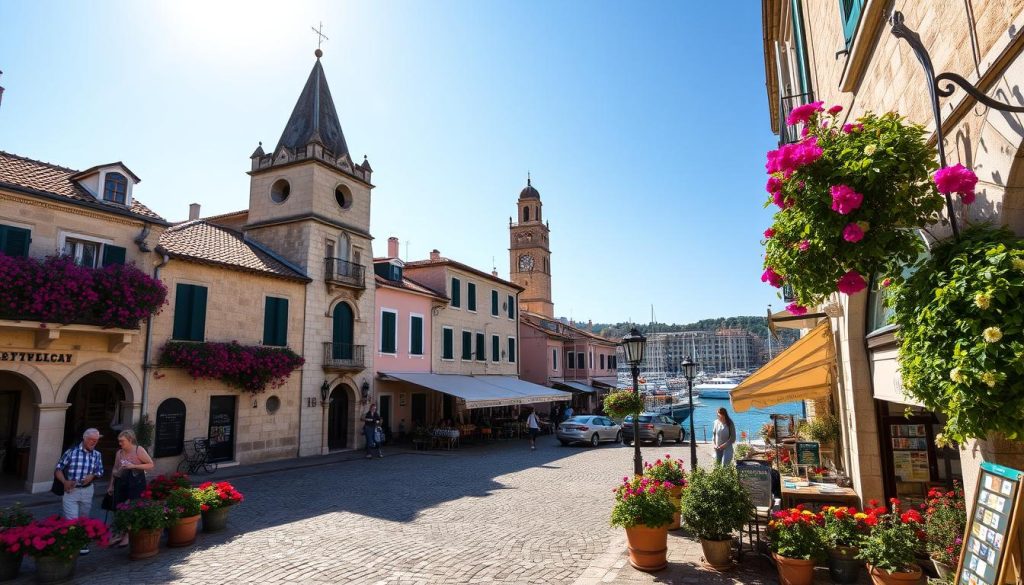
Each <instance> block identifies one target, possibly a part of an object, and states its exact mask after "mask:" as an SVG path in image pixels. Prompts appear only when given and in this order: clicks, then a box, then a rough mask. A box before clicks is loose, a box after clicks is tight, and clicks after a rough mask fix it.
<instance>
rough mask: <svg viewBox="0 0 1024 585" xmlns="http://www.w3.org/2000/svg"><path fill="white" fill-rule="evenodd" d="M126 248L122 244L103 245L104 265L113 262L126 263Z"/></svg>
mask: <svg viewBox="0 0 1024 585" xmlns="http://www.w3.org/2000/svg"><path fill="white" fill-rule="evenodd" d="M124 257H125V249H124V248H122V247H120V246H111V245H110V244H104V245H103V267H104V268H106V267H107V266H110V265H111V264H124Z"/></svg>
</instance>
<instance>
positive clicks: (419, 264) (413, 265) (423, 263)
mask: <svg viewBox="0 0 1024 585" xmlns="http://www.w3.org/2000/svg"><path fill="white" fill-rule="evenodd" d="M429 266H452V267H454V268H458V269H459V270H464V271H466V272H469V273H471V274H475V275H477V276H479V277H481V278H486V279H488V280H492V281H494V282H498V283H501V284H504V285H505V286H508V287H511V288H514V289H516V290H518V291H520V292H521V291H524V290H526V288H525V287H522V286H519V285H518V284H516V283H514V282H511V281H508V280H505V279H504V278H501V277H498V276H494V275H493V274H490V273H487V272H484V271H483V270H479V269H477V268H473V267H472V266H470V265H468V264H463V263H462V262H459V261H458V260H452V259H451V258H444V257H441V258H439V259H437V260H430V259H427V260H412V261H410V262H406V263H405V269H406V270H415V269H417V268H426V267H429Z"/></svg>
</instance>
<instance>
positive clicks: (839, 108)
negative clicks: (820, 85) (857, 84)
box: [828, 105, 843, 116]
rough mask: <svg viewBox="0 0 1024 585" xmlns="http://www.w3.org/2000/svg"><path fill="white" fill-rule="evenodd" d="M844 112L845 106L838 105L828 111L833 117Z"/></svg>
mask: <svg viewBox="0 0 1024 585" xmlns="http://www.w3.org/2000/svg"><path fill="white" fill-rule="evenodd" d="M842 111H843V106H838V105H837V106H832V107H831V108H829V109H828V113H830V114H832V115H833V116H835V115H836V114H838V113H839V112H842Z"/></svg>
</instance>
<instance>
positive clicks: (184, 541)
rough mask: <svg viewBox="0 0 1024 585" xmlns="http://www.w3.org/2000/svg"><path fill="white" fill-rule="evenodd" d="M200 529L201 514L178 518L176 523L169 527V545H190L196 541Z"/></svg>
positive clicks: (174, 546)
mask: <svg viewBox="0 0 1024 585" xmlns="http://www.w3.org/2000/svg"><path fill="white" fill-rule="evenodd" d="M198 530H199V514H196V515H195V516H189V517H188V518H178V520H177V521H175V523H174V524H172V525H171V526H170V527H169V528H168V529H167V546H169V547H173V548H176V547H180V546H189V545H191V544H192V543H193V542H195V541H196V532H197V531H198Z"/></svg>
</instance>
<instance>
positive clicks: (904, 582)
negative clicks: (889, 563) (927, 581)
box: [868, 565, 921, 585]
mask: <svg viewBox="0 0 1024 585" xmlns="http://www.w3.org/2000/svg"><path fill="white" fill-rule="evenodd" d="M913 568H914V570H913V572H909V573H904V572H899V573H890V572H889V571H885V570H883V569H879V568H877V567H873V566H871V565H868V575H871V582H872V583H874V584H875V585H918V583H920V582H921V567H918V566H917V565H914V566H913Z"/></svg>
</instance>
